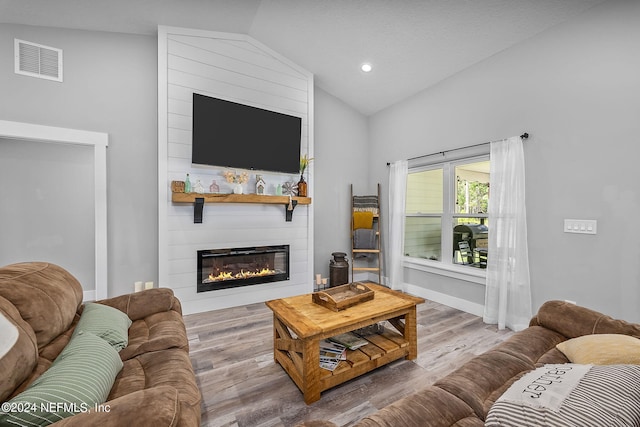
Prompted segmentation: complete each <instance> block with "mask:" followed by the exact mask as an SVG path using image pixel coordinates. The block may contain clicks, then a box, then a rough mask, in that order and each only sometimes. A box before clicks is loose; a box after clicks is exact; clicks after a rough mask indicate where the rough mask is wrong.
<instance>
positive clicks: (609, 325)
mask: <svg viewBox="0 0 640 427" xmlns="http://www.w3.org/2000/svg"><path fill="white" fill-rule="evenodd" d="M589 334H625V335H631V336H635V337H637V338H640V325H638V324H633V323H628V322H625V321H622V320H615V319H612V318H611V317H609V316H606V315H604V314H601V313H598V312H596V311H593V310H590V309H587V308H584V307H579V306H576V305H572V304H569V303H565V302H561V301H548V302H546V303H545V304H543V305H542V307H540V310H539V311H538V313H537V314H536V316H534V317H533V319H531V322H530V326H529V328H527V329H525V330H523V331H520V332H517V333H515V334H514V335H512V336H511V337H510V338H509V339H508V340H506V341H505V342H503V343H501V344H499V345H498V346H496V347H494V348H493V349H491V350H489V351H488V352H486V353H484V354H481V355H479V356H477V357H475V358H474V359H472V360H470V361H469V362H467V363H466V364H465V365H463V366H462V367H460V368H459V369H457V370H456V371H454V372H452V373H451V374H449V375H447V376H445V377H444V378H442V379H440V380H439V381H437V382H435V383H434V384H433V385H431V386H429V387H426V388H424V389H422V390H419V391H416V392H415V393H413V394H411V395H409V396H407V397H404V398H402V399H400V400H398V401H396V402H394V403H392V404H390V405H388V406H387V407H385V408H382V409H381V410H379V411H378V412H376V413H374V414H371V415H369V416H367V417H365V418H363V419H362V420H360V422H359V423H358V424H356V425H357V426H358V427H383V426H384V427H397V426H403V427H412V426H415V427H448V426H455V427H482V426H484V425H485V418H486V416H487V413H488V411H489V409H490V408H491V406H492V405H493V404H494V402H495V401H496V400H497V399H498V398H499V397H500V396H501V395H502V394H503V393H504V392H505V391H506V390H507V389H508V388H509V386H510V385H511V384H513V383H514V382H515V381H516V380H517V379H519V378H520V377H522V376H523V375H524V374H525V373H527V372H529V371H531V370H533V369H535V368H537V367H540V366H543V365H544V364H547V363H552V364H553V363H568V362H569V360H568V359H567V358H566V357H565V355H564V354H563V353H562V352H560V351H559V350H558V349H556V345H557V344H559V343H561V342H563V341H566V340H568V339H570V338H576V337H579V336H583V335H589ZM303 425H305V426H310V427H311V426H313V427H320V426H325V427H326V426H333V425H334V424H333V423H331V422H327V421H309V422H307V423H304V424H303Z"/></svg>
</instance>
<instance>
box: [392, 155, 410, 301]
mask: <svg viewBox="0 0 640 427" xmlns="http://www.w3.org/2000/svg"><path fill="white" fill-rule="evenodd" d="M407 170H408V167H407V161H406V160H398V161H396V162H394V163H392V164H391V167H390V168H389V249H388V251H389V254H388V259H389V269H388V271H389V283H388V285H389V287H390V288H391V289H397V290H402V291H404V290H405V289H404V287H405V286H404V275H403V268H402V258H403V256H404V253H403V252H404V208H405V200H406V192H407Z"/></svg>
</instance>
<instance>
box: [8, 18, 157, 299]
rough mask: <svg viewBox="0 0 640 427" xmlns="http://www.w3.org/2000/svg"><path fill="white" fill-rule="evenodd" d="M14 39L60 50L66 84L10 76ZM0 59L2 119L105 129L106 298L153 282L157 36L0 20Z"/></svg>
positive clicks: (155, 197)
mask: <svg viewBox="0 0 640 427" xmlns="http://www.w3.org/2000/svg"><path fill="white" fill-rule="evenodd" d="M14 38H19V39H23V40H28V41H31V42H35V43H40V44H44V45H48V46H53V47H57V48H60V49H63V51H64V82H62V83H58V82H52V81H47V80H41V79H36V78H32V77H26V76H20V75H17V74H15V73H14V72H13V56H14V52H13V43H14ZM0 58H1V59H0V64H2V67H0V93H2V99H3V101H2V102H0V119H3V120H12V121H18V122H26V123H34V124H41V125H50V126H57V127H64V128H71V129H82V130H88V131H97V132H105V133H108V134H109V147H108V149H107V162H108V165H107V168H108V170H107V179H108V192H107V205H108V212H107V220H108V236H107V239H108V242H107V243H108V260H109V261H108V278H109V284H108V294H109V296H115V295H120V294H124V293H128V292H131V291H133V283H134V282H135V281H139V280H141V281H154V282H157V281H158V273H157V271H158V259H157V250H158V243H157V223H158V213H157V200H158V195H157V194H158V193H157V161H156V159H157V107H156V106H157V41H156V38H155V37H148V36H137V35H129V34H117V33H105V32H96V31H79V30H68V29H57V28H47V27H33V26H24V25H11V24H0ZM21 181H22V180H21V178H20V175H19V174H18V175H16V177H15V179H14V183H16V184H19V183H20V182H21ZM68 185H69V187H68V188H69V191H71V192H74V191H76V192H78V190H79V187H78V186H77V185H75V184H74V183H73V182H70V183H69V184H68ZM77 196H78V197H84V195H83V194H78V195H77ZM90 197H91V196H90ZM5 202H6V201H3V203H5ZM0 244H2V243H0ZM38 255H39V257H40V258H42V260H45V259H44V258H43V257H45V255H44V254H38ZM53 255H54V254H53V253H52V257H53ZM34 256H35V255H34ZM25 261H27V259H25ZM63 267H64V265H63Z"/></svg>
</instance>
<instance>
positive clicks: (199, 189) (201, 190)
mask: <svg viewBox="0 0 640 427" xmlns="http://www.w3.org/2000/svg"><path fill="white" fill-rule="evenodd" d="M192 191H193V192H194V193H198V194H203V193H204V187H203V186H202V183H201V182H200V180H199V179H197V180H196V183H195V185H194V186H193V189H192Z"/></svg>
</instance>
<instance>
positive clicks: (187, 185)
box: [184, 174, 191, 193]
mask: <svg viewBox="0 0 640 427" xmlns="http://www.w3.org/2000/svg"><path fill="white" fill-rule="evenodd" d="M184 192H185V193H191V181H189V174H187V179H185V180H184Z"/></svg>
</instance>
